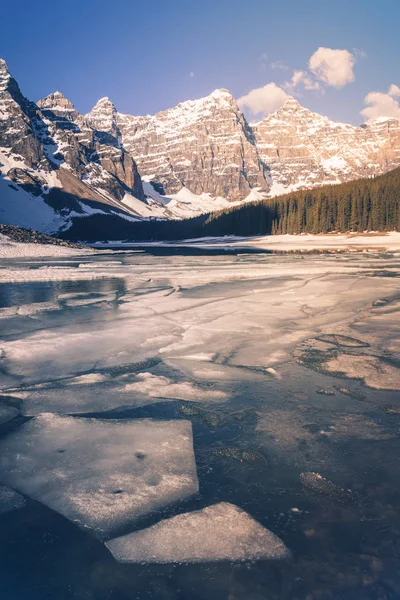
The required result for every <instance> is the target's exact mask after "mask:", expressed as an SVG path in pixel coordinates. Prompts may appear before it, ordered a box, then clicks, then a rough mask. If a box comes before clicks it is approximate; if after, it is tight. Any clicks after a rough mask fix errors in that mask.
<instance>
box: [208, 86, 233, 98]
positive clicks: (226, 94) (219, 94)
mask: <svg viewBox="0 0 400 600" xmlns="http://www.w3.org/2000/svg"><path fill="white" fill-rule="evenodd" d="M210 97H212V98H233V96H232V94H231V92H230V91H229V90H227V89H226V88H217V89H216V90H214V91H213V92H211V94H210Z"/></svg>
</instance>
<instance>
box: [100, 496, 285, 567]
mask: <svg viewBox="0 0 400 600" xmlns="http://www.w3.org/2000/svg"><path fill="white" fill-rule="evenodd" d="M107 546H108V548H109V549H110V550H111V552H112V554H113V555H114V557H115V558H116V559H117V560H118V561H120V562H138V563H144V562H146V563H152V562H155V563H180V562H213V561H218V560H231V561H244V560H246V561H247V560H260V559H275V560H277V559H282V558H288V557H289V551H288V549H287V548H286V546H285V544H284V543H283V542H282V540H280V539H279V538H278V537H277V536H276V535H274V534H273V533H272V532H271V531H269V530H268V529H265V528H264V527H263V526H262V525H260V523H257V521H255V520H254V519H252V518H251V517H250V515H248V514H247V513H246V512H244V511H243V510H241V509H240V508H238V507H237V506H234V505H233V504H229V503H227V502H221V503H220V504H215V505H213V506H209V507H207V508H204V509H203V510H199V511H195V512H191V513H184V514H181V515H177V516H176V517H172V518H171V519H166V520H165V521H160V522H159V523H157V524H156V525H153V526H152V527H149V528H148V529H144V530H142V531H137V532H135V533H130V534H128V535H125V536H122V537H119V538H116V539H114V540H111V541H109V542H107Z"/></svg>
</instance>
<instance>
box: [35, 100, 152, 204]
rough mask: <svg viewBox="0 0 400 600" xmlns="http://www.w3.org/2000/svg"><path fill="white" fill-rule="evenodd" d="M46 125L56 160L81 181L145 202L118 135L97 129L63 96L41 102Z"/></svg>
mask: <svg viewBox="0 0 400 600" xmlns="http://www.w3.org/2000/svg"><path fill="white" fill-rule="evenodd" d="M38 106H39V107H40V109H41V111H42V113H43V116H44V121H45V123H46V125H47V127H48V130H49V134H50V136H51V138H52V140H53V142H54V143H55V144H56V145H57V148H56V154H55V158H56V159H58V160H59V161H65V162H66V163H67V165H69V166H70V167H71V168H72V169H73V170H74V172H75V173H77V174H78V175H79V176H80V178H83V179H84V180H86V181H88V182H89V183H90V184H92V185H93V186H94V187H99V188H101V189H104V190H105V191H106V192H108V193H109V194H110V195H111V196H112V197H114V198H116V199H117V200H122V198H123V197H124V195H125V193H126V192H130V193H132V194H133V195H134V196H135V197H137V198H139V199H143V198H144V194H143V187H142V182H141V179H140V175H139V173H138V170H137V167H136V163H135V161H134V160H133V159H132V157H131V156H130V155H129V154H128V153H127V152H125V151H124V149H123V148H121V146H120V144H119V141H118V137H117V136H116V135H115V132H112V133H109V134H106V133H105V132H103V131H102V132H99V131H97V130H96V129H94V128H93V127H92V126H91V124H90V123H89V122H88V120H87V119H86V118H85V117H83V116H82V115H80V114H79V113H78V111H77V110H76V109H75V107H74V106H73V104H72V103H71V102H70V101H69V100H68V99H67V98H65V96H63V94H61V93H60V92H55V93H54V94H50V95H49V96H47V97H46V98H44V99H43V100H39V102H38Z"/></svg>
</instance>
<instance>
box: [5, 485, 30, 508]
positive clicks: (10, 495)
mask: <svg viewBox="0 0 400 600" xmlns="http://www.w3.org/2000/svg"><path fill="white" fill-rule="evenodd" d="M25 504H26V500H25V498H23V496H21V494H18V493H17V492H15V491H14V490H11V489H10V488H8V487H6V486H4V485H0V515H3V514H4V513H7V512H10V511H11V510H17V509H18V508H23V507H24V506H25Z"/></svg>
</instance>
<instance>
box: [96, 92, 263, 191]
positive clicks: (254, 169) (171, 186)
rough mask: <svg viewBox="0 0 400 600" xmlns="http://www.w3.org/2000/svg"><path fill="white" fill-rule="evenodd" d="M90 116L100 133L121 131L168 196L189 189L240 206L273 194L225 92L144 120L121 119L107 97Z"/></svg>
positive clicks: (244, 125)
mask: <svg viewBox="0 0 400 600" xmlns="http://www.w3.org/2000/svg"><path fill="white" fill-rule="evenodd" d="M87 117H88V119H89V121H90V123H92V124H93V125H94V126H95V127H96V128H97V129H100V128H106V129H105V130H106V131H108V132H110V133H111V132H113V131H115V132H117V133H118V135H119V136H120V139H121V140H122V143H123V145H124V147H125V148H126V150H127V151H128V152H129V153H130V154H131V155H132V156H134V157H135V160H136V161H137V163H138V166H139V170H140V172H141V173H142V174H144V175H146V176H147V177H148V178H150V179H151V180H153V181H155V182H157V183H158V184H159V186H160V187H161V186H162V189H163V191H164V192H165V193H167V194H175V193H177V192H179V191H180V190H181V189H182V187H186V188H188V189H189V190H190V191H191V192H192V193H194V194H196V195H201V194H202V193H208V194H210V195H211V196H213V197H222V198H225V199H227V200H229V201H241V200H244V199H246V198H247V197H248V196H249V194H250V193H251V191H252V190H253V189H254V188H255V189H257V190H259V191H261V192H266V193H267V192H268V190H269V187H270V185H269V181H268V177H267V173H266V168H265V165H264V163H263V162H262V160H261V159H260V156H259V154H258V151H257V148H256V144H255V139H254V135H253V132H252V131H251V129H250V127H249V126H248V124H247V122H246V120H245V118H244V117H243V115H242V114H241V112H240V111H239V108H238V106H237V104H236V102H235V100H234V99H233V97H232V95H231V94H230V92H228V91H227V90H215V91H214V92H213V93H212V94H210V95H209V96H207V97H206V98H201V99H200V100H193V101H192V100H191V101H188V102H183V103H181V104H178V106H176V107H175V108H172V109H169V110H164V111H162V112H160V113H157V114H156V115H154V116H150V115H147V116H144V117H134V116H132V115H123V114H120V113H118V112H117V111H116V109H115V107H114V105H113V104H112V103H111V102H110V100H109V99H108V98H104V99H102V100H100V101H99V102H98V103H97V104H96V106H95V107H94V108H93V110H92V111H91V112H90V113H89V114H88V115H87Z"/></svg>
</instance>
